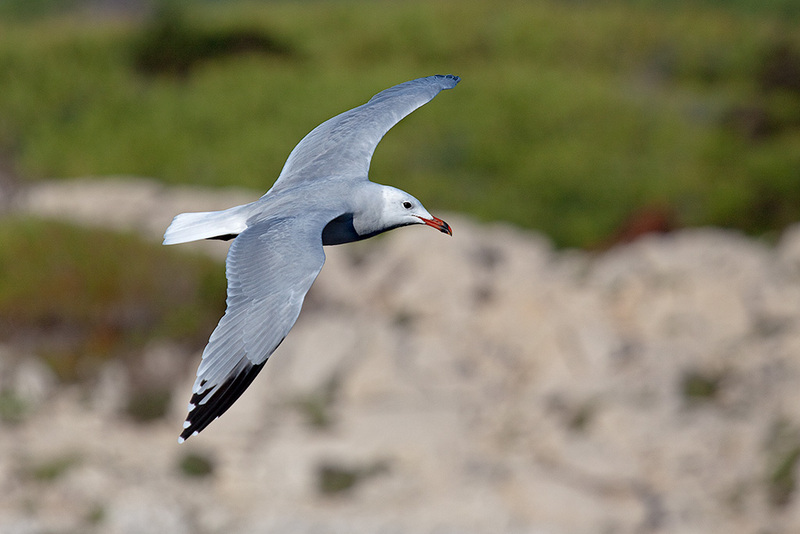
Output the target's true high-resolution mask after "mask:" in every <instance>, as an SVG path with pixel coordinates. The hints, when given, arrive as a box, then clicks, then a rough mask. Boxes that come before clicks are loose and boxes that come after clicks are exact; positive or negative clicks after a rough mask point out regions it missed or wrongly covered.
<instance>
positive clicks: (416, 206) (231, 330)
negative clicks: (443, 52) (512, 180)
mask: <svg viewBox="0 0 800 534" xmlns="http://www.w3.org/2000/svg"><path fill="white" fill-rule="evenodd" d="M459 80H460V78H459V77H458V76H454V75H451V74H448V75H437V76H428V77H425V78H418V79H416V80H411V81H409V82H405V83H401V84H399V85H395V86H394V87H390V88H389V89H386V90H384V91H381V92H380V93H378V94H376V95H375V96H373V97H372V98H371V99H370V100H369V101H368V102H367V103H366V104H363V105H361V106H358V107H356V108H353V109H351V110H349V111H346V112H344V113H342V114H340V115H337V116H335V117H333V118H332V119H329V120H327V121H325V122H323V123H322V124H320V125H319V126H317V127H316V128H314V129H313V130H312V131H311V132H310V133H309V134H308V135H306V136H305V137H304V138H303V139H302V140H301V141H300V143H298V144H297V146H296V147H294V149H293V150H292V152H291V153H290V154H289V157H288V159H287V160H286V163H285V164H284V166H283V169H282V170H281V173H280V174H279V175H278V179H277V180H276V181H275V183H274V184H273V185H272V187H271V188H270V189H269V191H267V192H266V193H265V194H264V195H263V196H262V197H261V198H259V199H258V200H256V201H254V202H251V203H249V204H244V205H241V206H235V207H233V208H229V209H226V210H222V211H211V212H200V213H182V214H180V215H178V216H176V217H175V218H174V219H173V220H172V223H171V224H170V226H169V227H168V228H167V230H166V232H165V234H164V244H165V245H172V244H176V243H186V242H189V241H196V240H200V239H222V240H231V239H232V240H233V241H232V243H231V246H230V248H229V249H228V256H227V259H226V262H225V274H226V276H227V279H228V294H227V299H226V301H225V302H226V304H227V309H226V310H225V314H224V315H223V316H222V318H221V319H220V321H219V324H218V325H217V327H216V328H215V329H214V331H213V332H212V333H211V337H210V338H209V340H208V344H207V345H206V347H205V349H204V350H203V356H202V360H201V362H200V365H199V367H198V369H197V379H196V380H195V382H194V386H193V387H192V397H191V400H190V401H189V407H188V411H189V413H188V415H187V417H186V421H185V422H184V423H183V431H182V432H181V434H180V437H179V438H178V442H179V443H183V441H184V440H186V439H188V438H189V437H191V436H194V435H196V434H198V433H199V432H200V431H202V430H203V429H204V428H206V427H207V426H208V425H209V424H210V423H212V422H213V421H214V420H216V419H217V418H219V417H220V416H221V415H222V414H223V413H224V412H225V411H226V410H227V409H228V408H230V407H231V406H232V405H233V403H234V402H235V401H236V400H237V399H238V398H239V397H240V396H241V395H242V393H244V391H245V389H247V387H248V386H249V385H250V384H251V383H252V382H253V380H254V379H255V377H256V375H258V373H259V371H261V369H262V368H263V367H264V364H265V363H266V362H267V359H268V358H269V357H270V355H271V354H272V353H273V352H275V349H277V348H278V345H280V344H281V342H282V341H283V340H284V338H285V337H286V335H287V334H288V333H289V330H291V328H292V326H294V323H295V322H296V321H297V317H298V316H299V315H300V308H301V307H302V305H303V300H304V298H305V296H306V293H307V292H308V290H309V289H310V288H311V284H313V283H314V280H315V279H316V278H317V275H318V274H319V272H320V270H321V269H322V265H323V263H325V252H324V251H323V248H322V247H323V245H339V244H343V243H351V242H354V241H360V240H362V239H366V238H369V237H372V236H375V235H378V234H380V233H382V232H386V231H388V230H392V229H394V228H399V227H401V226H409V225H413V224H426V225H428V226H431V227H433V228H435V229H437V230H439V231H440V232H443V233H445V234H448V235H453V233H452V230H451V229H450V226H449V225H448V224H447V223H446V222H444V221H443V220H441V219H439V218H437V217H434V216H433V215H431V214H430V213H428V211H427V210H426V209H425V208H424V207H423V206H422V204H421V203H420V201H419V200H417V199H416V198H414V197H413V196H411V195H409V194H408V193H406V192H405V191H401V190H400V189H397V188H395V187H391V186H388V185H380V184H377V183H375V182H372V181H370V180H369V176H368V172H369V164H370V160H371V159H372V154H373V152H374V151H375V147H376V146H377V145H378V143H379V142H380V140H381V138H382V137H383V136H384V135H385V134H386V132H388V131H389V129H391V128H392V126H394V125H395V124H397V123H398V122H400V120H402V119H403V118H404V117H405V116H406V115H408V114H409V113H411V112H412V111H414V110H415V109H417V108H418V107H420V106H422V105H424V104H426V103H428V102H430V101H431V100H432V99H433V97H435V96H436V95H437V94H438V93H439V92H440V91H442V90H444V89H452V88H453V87H455V86H456V84H457V83H458V82H459Z"/></svg>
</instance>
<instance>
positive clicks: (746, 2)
mask: <svg viewBox="0 0 800 534" xmlns="http://www.w3.org/2000/svg"><path fill="white" fill-rule="evenodd" d="M795 5H796V2H795V1H794V0H791V1H789V0H785V1H784V0H772V1H769V2H758V1H756V0H737V1H734V2H723V1H722V0H717V1H715V0H705V1H702V2H693V3H686V2H678V1H667V2H658V3H657V2H653V1H646V0H627V1H625V0H617V1H610V2H557V1H546V0H542V1H536V2H528V1H522V0H509V1H506V2H500V3H498V2H489V1H485V0H466V1H464V0H458V1H456V0H442V1H439V2H422V1H421V0H412V1H409V2H364V1H356V0H343V1H337V2H320V1H310V2H281V1H277V2H203V3H200V4H192V8H191V9H188V8H186V7H185V6H186V4H183V3H176V4H174V5H173V6H172V7H171V8H170V9H160V10H159V9H157V10H153V11H152V12H151V14H150V15H149V16H145V17H130V16H129V17H118V18H109V17H106V18H102V19H98V18H93V17H91V16H89V15H86V14H85V13H84V14H82V15H81V16H75V15H73V16H57V17H46V18H40V19H37V20H35V21H32V22H31V21H28V22H25V23H21V22H14V19H13V18H11V19H9V20H6V21H5V22H0V87H3V91H2V92H0V154H4V155H6V157H8V158H10V159H11V160H13V162H14V166H15V169H16V172H17V173H18V174H19V175H20V176H21V177H23V178H25V179H36V178H42V177H53V176H56V177H71V176H85V175H106V174H133V175H144V176H151V177H156V178H159V179H161V180H164V181H165V182H170V183H186V184H198V185H219V186H229V185H237V186H244V187H250V188H253V189H256V190H258V191H265V190H266V189H267V188H268V187H269V186H270V185H271V183H272V181H273V180H274V178H275V177H276V176H277V175H278V173H279V171H280V169H281V166H282V164H283V162H284V160H285V158H286V156H287V155H288V153H289V152H290V151H291V149H292V147H293V146H294V145H295V144H296V143H297V141H299V139H301V138H302V136H303V135H305V134H306V133H307V132H308V131H310V130H311V129H312V128H313V127H314V126H316V125H317V124H319V123H320V122H322V121H323V120H324V119H327V118H328V117H331V116H333V115H335V114H337V113H339V112H341V111H344V110H346V109H349V108H351V107H353V106H355V105H358V104H360V103H363V102H364V101H366V100H367V99H368V98H369V97H370V96H372V95H373V94H374V93H376V92H377V91H379V90H381V89H384V88H386V87H388V86H390V85H392V84H395V83H398V82H402V81H405V80H408V79H412V78H416V77H419V76H423V75H428V74H433V73H437V72H438V73H446V72H453V73H455V74H459V75H461V76H462V78H463V81H462V83H461V84H460V85H459V87H458V88H457V89H456V90H455V91H452V92H447V93H445V94H443V95H441V96H440V97H439V98H437V100H436V101H435V102H434V103H433V104H432V105H429V106H425V107H424V108H422V109H420V110H419V111H417V112H415V114H414V115H413V116H412V117H410V118H409V119H407V120H405V121H403V122H402V123H400V124H399V125H398V126H397V127H396V128H395V129H394V130H392V132H390V133H389V135H388V136H387V137H388V138H389V139H387V142H385V143H382V144H381V145H380V146H379V147H378V150H377V152H376V154H375V158H374V160H373V165H372V170H371V175H372V178H373V179H374V180H375V181H377V182H382V183H391V184H393V185H396V186H399V187H401V188H404V189H407V190H409V191H411V192H413V193H414V194H415V195H416V196H418V197H419V198H420V199H422V200H423V202H425V204H426V206H427V207H428V208H429V209H430V210H431V211H433V212H436V211H438V210H442V209H446V210H455V211H462V212H467V213H470V214H473V215H475V216H477V217H478V218H480V219H483V220H497V219H502V220H507V221H511V222H513V223H516V224H518V225H521V226H524V227H528V228H536V229H539V230H541V231H544V232H545V233H547V234H549V235H550V236H551V237H552V238H553V239H554V240H555V242H556V243H557V244H558V245H561V246H592V245H596V244H598V243H601V242H604V240H606V239H607V237H608V236H611V235H614V234H615V232H616V231H617V230H618V228H619V227H620V225H622V224H623V223H624V222H625V221H627V220H628V219H629V218H630V216H631V214H635V213H645V215H646V213H647V210H648V209H650V208H653V209H657V210H666V211H668V212H669V213H671V214H674V218H675V221H676V224H677V225H678V226H681V225H707V224H714V225H723V226H729V227H735V228H741V229H744V230H747V231H749V232H752V233H759V234H761V233H769V232H773V233H774V232H776V231H778V230H780V228H782V227H783V226H784V225H786V224H788V223H790V222H792V221H795V220H797V219H798V218H800V179H798V177H800V24H798V22H799V21H800V13H799V12H798V11H800V10H798V8H796V7H795ZM181 6H184V7H183V9H181ZM237 42H240V43H241V42H246V43H261V44H260V45H258V46H249V45H248V46H241V47H237V45H235V43H237ZM226 43H227V44H226ZM266 43H272V44H271V45H267V44H266ZM271 46H274V48H270V47H271ZM156 52H158V53H156ZM154 56H155V57H157V58H160V59H159V60H158V61H161V62H162V64H165V65H167V66H168V67H169V68H167V69H166V71H164V72H163V73H162V74H161V75H156V76H153V75H152V72H153V70H152V69H151V68H150V67H148V68H144V69H143V68H142V65H143V62H144V64H148V61H150V60H147V61H144V60H143V58H147V57H150V58H152V57H154ZM176 58H177V59H176ZM158 61H156V63H157V64H158ZM170 69H171V70H170ZM156 70H158V69H156Z"/></svg>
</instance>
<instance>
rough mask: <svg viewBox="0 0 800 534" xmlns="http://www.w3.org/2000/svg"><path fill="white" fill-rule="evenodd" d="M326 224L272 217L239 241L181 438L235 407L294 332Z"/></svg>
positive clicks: (321, 256) (319, 261)
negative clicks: (222, 308) (221, 310)
mask: <svg viewBox="0 0 800 534" xmlns="http://www.w3.org/2000/svg"><path fill="white" fill-rule="evenodd" d="M323 227H324V222H322V221H321V220H320V221H318V222H317V221H314V220H313V219H310V218H300V217H289V218H280V219H272V220H266V221H263V222H260V223H257V224H255V225H253V226H251V227H250V228H247V229H246V230H245V231H244V232H242V233H241V234H239V236H238V237H237V238H236V239H235V240H234V241H233V244H232V245H231V248H230V250H229V251H228V259H227V263H226V274H227V277H228V298H227V301H226V302H227V305H228V307H227V309H226V310H225V315H224V316H223V317H222V319H220V321H219V324H218V325H217V327H216V328H215V329H214V332H213V333H212V334H211V338H210V339H209V341H208V345H207V346H206V348H205V350H204V351H203V360H202V361H201V362H200V367H199V368H198V369H197V380H196V381H195V383H194V387H193V388H192V399H191V401H190V403H189V415H188V416H187V417H186V422H185V423H184V424H183V428H184V429H183V432H182V433H181V436H180V438H179V441H181V442H182V441H183V440H185V439H186V438H189V437H190V436H193V435H195V434H197V433H198V432H200V431H201V430H203V429H204V428H205V427H206V426H208V425H209V424H210V423H211V422H212V421H214V420H215V419H216V418H218V417H219V416H220V415H222V414H223V413H224V412H225V411H226V410H227V409H228V408H230V407H231V405H232V404H233V403H234V402H235V401H236V399H238V398H239V396H241V394H242V393H244V390H245V389H247V387H248V386H249V385H250V383H251V382H252V381H253V379H254V378H255V377H256V375H257V374H258V372H259V371H260V370H261V368H262V367H263V366H264V364H265V363H266V361H267V358H269V356H270V355H271V354H272V353H273V352H274V351H275V349H276V348H278V345H280V343H281V341H283V338H284V337H286V334H288V333H289V330H291V328H292V326H293V325H294V323H295V321H297V317H298V315H299V314H300V308H301V307H302V305H303V299H304V298H305V296H306V293H307V292H308V290H309V288H310V287H311V284H312V283H313V282H314V280H315V279H316V278H317V275H318V274H319V272H320V270H321V269H322V265H323V263H325V253H324V252H323V250H322V228H323Z"/></svg>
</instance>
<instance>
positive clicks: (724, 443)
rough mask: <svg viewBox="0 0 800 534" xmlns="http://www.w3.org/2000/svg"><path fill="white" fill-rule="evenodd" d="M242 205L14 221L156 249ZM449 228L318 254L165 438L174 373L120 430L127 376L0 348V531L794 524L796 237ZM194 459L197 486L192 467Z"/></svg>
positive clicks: (799, 310)
mask: <svg viewBox="0 0 800 534" xmlns="http://www.w3.org/2000/svg"><path fill="white" fill-rule="evenodd" d="M259 194H260V192H256V193H253V192H247V191H222V192H220V191H201V190H196V189H189V188H168V187H164V186H162V185H158V184H157V183H155V182H150V181H147V180H140V179H127V178H118V179H107V180H88V179H87V180H78V181H71V182H70V181H63V182H62V181H60V182H53V183H43V184H39V185H37V186H35V187H34V188H32V189H29V190H25V191H20V192H19V193H18V195H17V196H16V197H15V199H14V202H13V203H11V205H13V209H15V210H18V211H21V212H28V213H33V214H37V215H40V216H46V217H55V218H60V219H67V220H71V221H74V222H77V223H79V224H87V225H101V226H105V227H111V228H119V229H128V230H130V229H134V230H136V231H140V232H141V233H142V234H143V235H145V236H147V237H148V238H152V239H154V240H156V239H159V237H160V235H161V233H162V232H163V230H164V228H165V227H166V226H167V224H168V223H169V220H170V219H171V217H172V216H173V215H175V214H177V213H179V212H181V211H201V210H207V209H216V208H223V207H228V206H231V205H234V204H237V203H242V202H246V201H249V200H252V199H255V198H257V196H258V195H259ZM444 218H445V219H446V220H447V221H448V222H450V223H451V226H453V229H454V236H453V238H452V239H450V238H447V237H446V236H442V235H441V234H439V233H438V232H433V231H430V229H425V228H408V229H401V230H399V231H395V232H391V233H389V234H387V235H386V236H385V237H382V238H378V239H373V240H370V241H367V242H364V243H359V244H354V245H347V246H342V247H331V248H328V249H327V250H326V252H327V254H328V260H327V263H326V266H325V268H324V269H323V272H322V274H321V276H320V278H319V279H318V281H317V283H316V284H315V286H314V287H313V288H312V292H311V293H310V295H309V298H308V301H307V306H306V308H305V309H304V312H303V314H301V317H300V320H299V321H298V323H297V325H296V327H295V328H294V330H293V331H292V333H291V335H290V336H289V337H288V338H287V340H286V341H285V342H284V344H283V345H282V346H281V347H280V349H279V350H278V351H277V352H276V354H275V355H274V356H273V358H272V359H270V361H269V363H268V364H267V366H266V367H265V369H264V371H263V372H262V374H261V375H260V376H259V378H258V379H257V380H256V382H255V383H254V384H253V386H252V387H251V388H250V389H249V390H248V391H247V392H246V393H245V395H244V396H243V397H242V398H241V399H240V401H239V402H237V403H236V404H235V405H234V407H233V408H232V409H231V410H230V411H229V412H228V413H226V414H225V416H223V417H222V418H221V419H220V420H218V421H217V422H215V423H214V424H213V425H212V426H210V427H209V428H208V429H207V430H206V431H205V432H203V433H202V434H201V435H199V436H197V437H194V438H192V439H190V440H189V441H188V442H187V443H185V444H183V445H178V443H177V434H178V432H179V431H180V427H181V423H182V421H183V417H184V415H185V414H184V410H185V408H186V402H187V401H188V397H189V391H190V387H191V383H192V381H193V377H192V376H191V373H186V372H185V371H182V370H181V371H180V372H177V375H176V376H175V378H174V391H175V393H174V395H173V399H174V401H173V402H172V408H171V409H170V413H169V414H168V416H167V417H166V418H164V419H162V420H159V421H158V422H156V423H150V424H137V423H134V422H132V421H130V420H128V419H126V418H125V417H122V416H121V415H120V406H121V405H122V404H123V403H124V402H125V400H126V395H127V391H128V390H129V388H128V377H127V376H126V373H125V371H123V370H122V369H121V368H118V367H115V366H113V365H110V366H109V367H108V369H106V371H105V372H104V373H103V375H102V378H101V380H100V381H99V382H98V384H97V385H96V386H95V387H93V388H92V389H91V390H89V391H87V390H85V389H77V388H70V387H63V386H56V385H55V382H54V380H53V378H52V377H51V376H50V375H49V372H48V370H47V369H46V368H44V367H43V366H42V365H41V364H39V363H38V360H37V359H36V358H34V357H32V356H31V357H24V356H25V355H20V354H18V351H19V349H18V348H15V347H13V346H8V345H0V377H2V379H1V381H2V385H3V386H4V387H5V388H6V390H9V388H10V390H13V392H14V394H15V395H16V396H18V397H20V398H22V399H25V402H27V403H28V404H29V405H30V406H32V407H33V409H32V410H31V411H30V412H29V413H28V415H27V416H26V417H25V418H24V419H23V420H21V421H19V422H16V423H13V424H12V423H10V422H7V421H6V422H0V495H2V496H3V497H2V499H0V532H2V533H44V532H47V533H62V532H63V533H73V532H109V533H141V532H155V533H160V532H164V533H167V532H169V533H183V532H186V533H189V532H191V533H240V532H241V533H271V532H281V533H360V532H364V533H367V532H369V533H376V532H379V533H387V534H389V533H392V534H393V533H398V534H400V533H436V534H444V533H466V534H470V533H537V534H538V533H542V534H544V533H547V534H561V533H563V534H571V533H587V534H588V533H609V534H612V533H651V532H652V533H717V532H719V533H753V532H762V533H776V534H777V533H782V532H786V533H790V532H800V499H798V496H797V492H796V491H795V488H794V484H795V478H796V476H797V471H798V468H797V464H798V457H799V456H800V410H799V409H798V407H800V227H795V228H792V229H790V230H788V231H787V232H786V233H785V234H784V235H783V236H782V238H781V240H780V242H779V243H778V244H777V245H776V246H767V245H764V244H762V243H759V242H757V241H754V240H750V239H746V238H744V237H742V236H740V235H738V234H735V233H732V232H727V231H722V230H716V229H699V230H686V231H682V232H677V233H673V234H669V235H665V236H653V237H646V238H643V239H641V240H639V241H636V242H634V243H633V244H630V245H625V246H620V247H617V248H614V249H612V250H610V251H608V252H605V253H602V254H594V255H593V254H588V253H583V252H576V251H554V250H553V249H552V248H551V246H550V244H549V243H548V241H547V240H546V239H544V238H543V237H541V236H539V235H536V234H533V233H526V232H521V231H518V230H515V229H513V228H509V227H507V226H503V225H488V226H487V225H478V224H475V223H473V222H471V221H469V220H468V219H465V218H463V217H458V216H450V217H448V216H446V215H445V216H444ZM193 246H194V247H196V249H199V250H203V251H205V252H207V253H209V254H212V255H215V256H216V257H218V258H220V259H221V258H223V257H224V254H225V251H226V249H227V245H226V244H224V243H200V244H198V245H193ZM220 269H221V270H222V266H221V267H220ZM179 352H180V349H179V348H176V347H173V346H169V345H156V346H151V347H148V348H147V349H145V350H144V351H143V354H142V355H141V361H142V366H143V368H144V369H146V370H148V372H151V373H152V374H153V376H157V375H159V376H163V375H164V373H176V371H175V369H176V366H175V365H174V364H173V362H174V361H176V360H180V359H182V358H184V357H190V358H191V357H195V358H197V359H198V360H199V355H185V354H180V353H179ZM12 355H13V356H14V357H13V358H12V357H11V356H12ZM20 356H23V357H21V358H20ZM12 361H13V362H20V363H15V364H14V365H12V364H11V363H10V362H12ZM177 369H182V368H181V367H180V366H178V367H177ZM315 416H316V417H317V419H316V420H315V419H314V417H315ZM315 421H316V422H315ZM193 455H197V456H199V457H201V458H205V459H208V460H210V461H211V463H212V467H213V469H212V470H211V472H210V474H208V475H206V476H188V475H186V474H185V472H184V470H182V469H181V468H180V467H179V466H180V465H181V462H184V461H185V460H186V458H187V456H193ZM336 483H339V484H340V486H339V487H341V488H344V489H341V490H340V491H335V487H333V488H332V487H331V486H330V485H331V484H333V486H335V485H336Z"/></svg>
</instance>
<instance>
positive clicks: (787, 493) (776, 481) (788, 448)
mask: <svg viewBox="0 0 800 534" xmlns="http://www.w3.org/2000/svg"><path fill="white" fill-rule="evenodd" d="M764 448H765V454H766V463H767V465H766V469H767V481H766V482H767V497H768V499H769V502H770V504H772V505H773V506H775V507H783V506H786V505H787V504H789V503H790V502H791V500H792V495H793V494H794V492H795V490H796V489H797V463H798V461H800V428H798V427H797V425H795V424H793V423H792V422H791V421H790V420H788V419H785V418H783V417H780V418H778V419H777V420H776V421H774V422H773V424H772V427H771V428H770V430H769V434H768V435H767V438H766V441H765V443H764Z"/></svg>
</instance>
